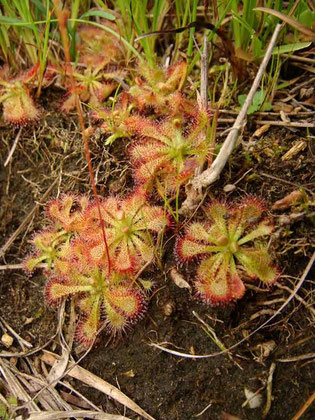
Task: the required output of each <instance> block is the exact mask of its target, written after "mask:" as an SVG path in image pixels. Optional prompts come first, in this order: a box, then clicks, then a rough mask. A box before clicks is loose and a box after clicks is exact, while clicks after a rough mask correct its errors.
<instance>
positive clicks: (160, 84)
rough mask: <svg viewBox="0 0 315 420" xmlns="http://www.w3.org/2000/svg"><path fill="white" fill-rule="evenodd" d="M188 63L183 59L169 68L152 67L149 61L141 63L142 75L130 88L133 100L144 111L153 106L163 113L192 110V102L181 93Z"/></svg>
mask: <svg viewBox="0 0 315 420" xmlns="http://www.w3.org/2000/svg"><path fill="white" fill-rule="evenodd" d="M186 73H187V63H186V62H184V61H182V62H179V63H177V64H175V65H174V66H171V67H169V68H168V69H167V70H162V69H160V68H152V67H151V66H150V65H149V64H148V63H144V62H143V63H141V64H140V65H139V68H138V74H140V77H139V76H138V77H136V79H135V83H136V84H135V85H134V86H132V87H131V88H130V90H129V95H130V96H131V98H132V100H133V102H134V103H135V105H136V106H137V108H138V109H139V110H140V111H142V110H143V109H144V108H145V107H152V108H154V109H155V110H156V111H157V112H159V113H161V114H168V115H172V116H174V115H177V114H178V113H180V112H188V113H190V112H191V109H192V107H191V104H190V103H189V101H188V100H187V99H185V98H184V96H183V95H182V94H181V93H180V91H181V89H182V87H183V84H184V82H185V79H186Z"/></svg>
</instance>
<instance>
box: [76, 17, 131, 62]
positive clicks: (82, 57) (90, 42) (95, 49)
mask: <svg viewBox="0 0 315 420" xmlns="http://www.w3.org/2000/svg"><path fill="white" fill-rule="evenodd" d="M103 24H104V25H105V26H106V27H109V28H110V29H112V30H113V31H115V32H116V33H117V32H119V31H118V28H117V25H116V24H115V23H112V22H109V21H106V22H103ZM77 33H78V35H79V38H80V41H79V43H78V45H77V51H78V52H79V62H80V63H83V64H85V65H86V66H87V67H92V68H98V69H101V68H104V67H105V66H107V65H108V64H110V63H117V62H119V61H121V60H122V59H123V57H124V48H123V44H122V43H120V42H119V40H118V39H117V38H116V37H115V36H114V35H112V34H109V33H108V32H106V31H104V29H101V28H96V27H94V26H91V25H81V26H80V27H79V29H78V31H77Z"/></svg>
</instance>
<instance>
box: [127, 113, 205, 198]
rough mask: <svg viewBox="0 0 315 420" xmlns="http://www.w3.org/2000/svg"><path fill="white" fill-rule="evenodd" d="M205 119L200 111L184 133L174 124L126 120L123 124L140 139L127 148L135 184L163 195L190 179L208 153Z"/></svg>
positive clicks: (175, 122) (138, 119)
mask: <svg viewBox="0 0 315 420" xmlns="http://www.w3.org/2000/svg"><path fill="white" fill-rule="evenodd" d="M208 120H209V117H208V114H207V112H206V111H204V110H200V111H198V112H197V114H196V115H195V118H194V121H193V123H192V124H191V126H190V128H188V130H184V129H183V128H182V126H181V124H180V125H179V126H178V124H177V121H164V122H162V123H155V122H152V121H150V120H149V119H147V118H140V117H130V118H129V120H128V121H127V122H126V125H127V127H128V128H129V130H130V132H133V133H134V134H136V135H137V136H138V137H139V138H140V140H138V141H137V142H136V144H135V145H133V146H132V147H131V149H130V156H131V162H132V164H133V165H134V167H135V170H134V178H135V180H136V182H137V183H138V184H144V185H147V186H148V187H149V186H152V184H153V183H155V186H156V187H157V190H158V192H159V193H160V194H161V195H162V196H164V194H166V193H167V192H168V191H176V190H177V189H178V188H179V187H180V186H181V185H183V184H184V183H186V182H187V181H188V180H189V179H190V178H192V177H193V176H194V174H195V170H196V169H197V168H198V167H200V166H202V165H203V164H204V162H205V160H206V157H207V153H208V151H209V145H208V144H207V142H206V139H205V135H204V132H203V130H204V128H205V127H206V124H207V122H208Z"/></svg>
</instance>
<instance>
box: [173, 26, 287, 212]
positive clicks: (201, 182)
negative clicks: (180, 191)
mask: <svg viewBox="0 0 315 420" xmlns="http://www.w3.org/2000/svg"><path fill="white" fill-rule="evenodd" d="M280 30H281V25H280V24H278V25H277V26H276V29H275V31H274V33H273V35H272V38H271V40H270V43H269V45H268V48H267V51H266V54H265V56H264V59H263V61H262V62H261V64H260V67H259V70H258V72H257V74H256V77H255V80H254V82H253V84H252V87H251V89H250V91H249V93H248V95H247V98H246V100H245V102H244V105H243V106H242V109H241V111H240V113H239V114H238V116H237V118H236V120H235V122H234V125H233V127H232V128H231V129H230V132H229V134H228V136H227V138H226V139H225V141H224V143H223V145H222V147H221V149H220V152H219V154H218V156H217V158H216V159H215V160H214V162H213V163H212V165H211V166H210V168H208V169H206V170H205V171H203V172H202V173H201V174H200V175H198V176H197V177H195V178H194V179H193V180H192V181H191V186H192V188H191V192H190V195H188V196H187V198H186V200H185V201H184V203H183V205H182V208H181V212H182V213H184V214H185V213H186V214H187V213H190V212H191V211H192V210H194V209H195V208H196V205H197V204H198V203H197V202H196V198H195V197H196V192H198V190H200V189H202V188H204V187H208V186H209V185H211V184H213V183H214V182H215V181H216V180H217V179H218V178H219V176H220V174H221V172H222V170H223V168H224V166H225V164H226V162H227V161H228V159H229V157H230V155H231V153H232V152H233V149H234V146H235V144H236V141H237V138H238V135H239V132H240V130H241V129H242V128H243V127H244V124H245V121H246V117H247V111H248V108H249V106H250V105H251V103H252V100H253V97H254V95H255V93H256V91H257V89H258V87H259V84H260V81H261V78H262V76H263V74H264V72H265V70H266V67H267V64H268V62H269V60H270V57H271V53H272V50H273V48H274V46H275V43H276V41H277V39H278V35H279V33H280Z"/></svg>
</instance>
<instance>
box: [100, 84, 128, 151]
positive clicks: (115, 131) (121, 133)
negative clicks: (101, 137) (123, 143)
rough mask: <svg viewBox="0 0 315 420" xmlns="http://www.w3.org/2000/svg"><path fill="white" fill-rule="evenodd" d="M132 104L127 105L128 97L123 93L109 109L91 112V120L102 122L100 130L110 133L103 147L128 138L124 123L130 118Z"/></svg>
mask: <svg viewBox="0 0 315 420" xmlns="http://www.w3.org/2000/svg"><path fill="white" fill-rule="evenodd" d="M132 108H133V105H132V104H129V99H128V95H127V93H126V92H123V93H122V95H121V96H120V98H119V100H118V101H117V102H116V103H115V105H114V106H112V107H111V108H109V107H107V108H101V109H98V110H96V111H93V112H92V118H93V119H94V120H96V121H102V125H101V130H102V131H103V132H104V133H110V134H111V135H110V136H109V137H108V138H107V140H106V142H105V145H108V144H112V143H113V142H114V141H115V140H116V139H118V138H120V137H129V136H130V133H129V130H128V128H127V126H126V121H127V120H128V118H129V117H130V113H131V110H132Z"/></svg>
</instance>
